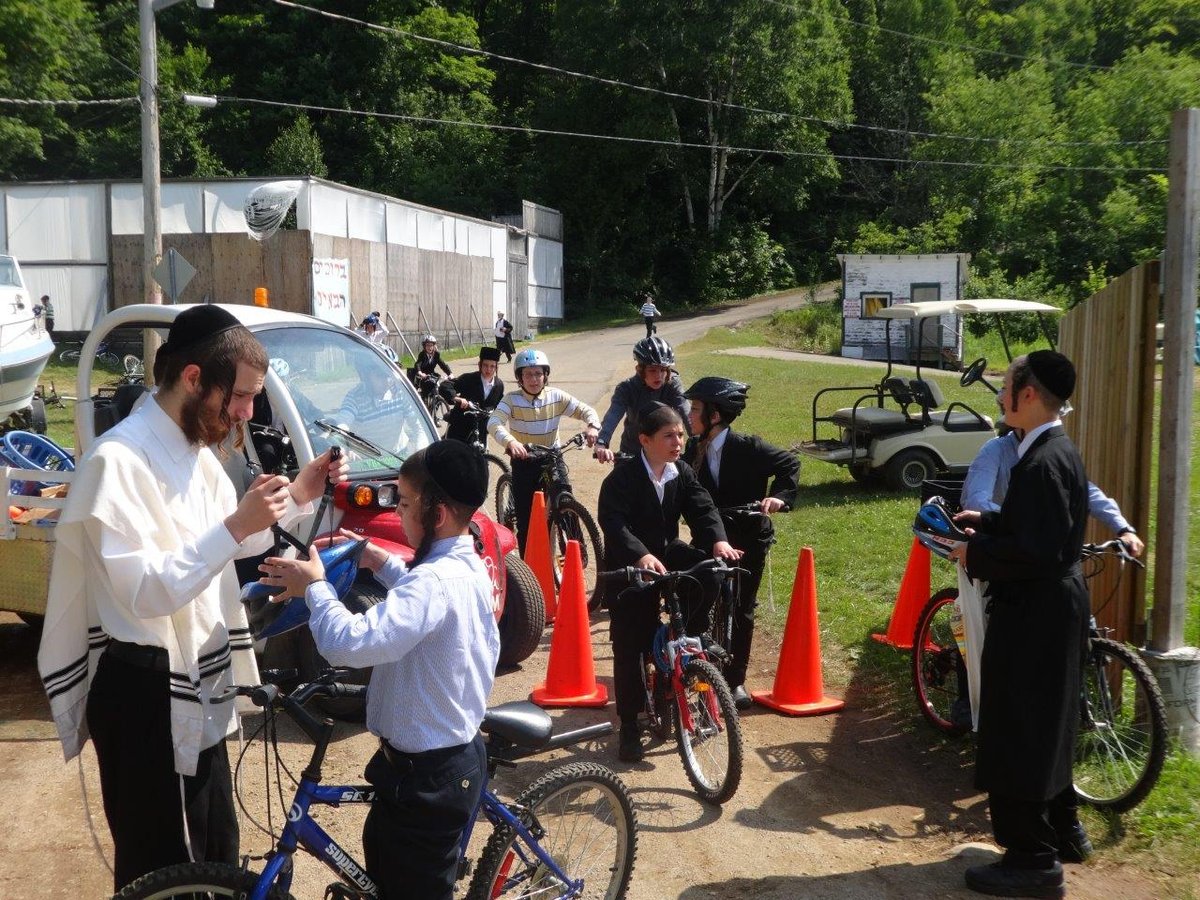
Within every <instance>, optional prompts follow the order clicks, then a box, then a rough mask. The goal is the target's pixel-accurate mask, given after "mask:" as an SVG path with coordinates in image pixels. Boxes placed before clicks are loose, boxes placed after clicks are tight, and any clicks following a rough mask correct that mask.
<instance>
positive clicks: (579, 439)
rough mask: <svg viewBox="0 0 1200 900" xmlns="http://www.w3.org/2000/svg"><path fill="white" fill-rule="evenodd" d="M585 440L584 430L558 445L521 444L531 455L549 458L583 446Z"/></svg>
mask: <svg viewBox="0 0 1200 900" xmlns="http://www.w3.org/2000/svg"><path fill="white" fill-rule="evenodd" d="M584 440H585V438H584V436H583V432H582V431H581V432H579V434H577V435H575V436H574V437H572V438H568V439H567V440H565V441H563V442H562V443H561V444H559V445H558V446H557V447H543V446H542V445H541V444H522V445H521V446H522V447H524V448H525V450H526V452H527V453H528V454H529V455H530V456H539V457H543V458H547V457H551V456H562V455H563V453H565V452H566V451H567V450H572V449H574V448H576V447H582V446H583V442H584Z"/></svg>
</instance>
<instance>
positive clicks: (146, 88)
mask: <svg viewBox="0 0 1200 900" xmlns="http://www.w3.org/2000/svg"><path fill="white" fill-rule="evenodd" d="M138 46H139V50H140V56H141V77H140V79H139V84H138V95H139V97H140V98H141V101H142V281H143V289H144V293H143V296H144V298H145V301H146V302H147V303H162V292H161V291H160V289H159V286H158V282H156V281H155V280H154V274H153V273H154V267H155V266H156V265H158V261H159V259H160V258H161V257H162V223H161V221H160V219H159V210H160V208H161V207H162V183H161V174H160V171H159V166H160V153H159V142H158V28H157V27H156V25H155V22H154V4H153V2H152V0H138ZM148 362H150V360H148ZM149 370H150V369H149V367H148V369H147V371H149Z"/></svg>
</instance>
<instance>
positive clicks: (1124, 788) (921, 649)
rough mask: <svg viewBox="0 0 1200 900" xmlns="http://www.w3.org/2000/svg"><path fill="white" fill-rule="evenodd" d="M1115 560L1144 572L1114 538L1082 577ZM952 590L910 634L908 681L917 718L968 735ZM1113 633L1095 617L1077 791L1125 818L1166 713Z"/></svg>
mask: <svg viewBox="0 0 1200 900" xmlns="http://www.w3.org/2000/svg"><path fill="white" fill-rule="evenodd" d="M1110 557H1116V559H1117V560H1118V561H1119V565H1120V566H1122V568H1123V567H1124V566H1125V564H1126V563H1133V564H1134V565H1136V566H1139V567H1142V563H1141V562H1140V561H1139V560H1137V559H1135V558H1134V557H1133V556H1131V555H1130V554H1129V551H1128V550H1127V549H1126V547H1125V545H1124V544H1123V543H1121V542H1120V541H1117V540H1112V541H1106V542H1104V543H1102V544H1084V546H1083V562H1084V567H1085V570H1084V575H1085V577H1086V578H1088V579H1091V578H1092V577H1094V576H1095V575H1096V574H1097V573H1099V572H1100V570H1101V569H1103V568H1104V564H1105V562H1106V560H1107V559H1108V558H1110ZM957 600H958V589H957V588H946V589H944V590H941V591H938V592H937V593H936V594H934V595H933V596H932V597H930V598H929V602H928V603H926V604H925V609H924V610H922V612H921V615H920V617H919V618H918V619H917V627H916V630H915V631H914V634H913V650H912V682H913V690H914V692H915V693H916V697H917V707H918V708H919V709H920V711H921V714H922V715H923V716H924V717H925V718H926V719H927V720H928V721H929V723H930V724H932V725H933V726H934V727H935V728H937V729H938V730H939V731H942V732H944V733H945V734H948V735H961V734H965V733H967V732H969V731H970V730H971V721H970V700H969V698H968V695H967V688H966V685H967V670H966V664H965V662H964V660H963V651H962V648H961V647H960V645H959V639H957V638H956V634H955V633H956V632H958V634H959V635H961V633H962V629H961V625H960V624H959V622H958V621H957V620H958V616H959V613H958V611H957V606H956V601H957ZM1111 631H1112V629H1108V628H1099V627H1097V625H1096V620H1095V618H1094V617H1093V618H1092V622H1091V627H1090V630H1089V633H1088V651H1087V654H1086V656H1085V659H1084V665H1083V694H1082V697H1081V702H1080V710H1079V714H1080V722H1079V737H1078V739H1077V743H1076V748H1075V766H1074V777H1075V791H1076V793H1078V794H1079V799H1080V800H1082V801H1083V802H1084V803H1087V804H1088V805H1090V806H1094V807H1098V808H1101V809H1111V810H1113V811H1114V812H1125V811H1126V810H1129V809H1132V808H1133V807H1135V806H1137V805H1138V804H1139V803H1141V802H1142V800H1144V799H1145V798H1146V795H1147V794H1149V793H1150V790H1151V789H1152V788H1153V787H1154V784H1155V782H1156V781H1158V776H1159V774H1160V773H1161V772H1162V767H1163V761H1164V759H1165V758H1166V753H1167V710H1166V705H1165V703H1164V702H1163V697H1162V692H1161V691H1160V690H1159V687H1158V682H1157V681H1156V680H1155V678H1154V674H1153V673H1152V672H1151V671H1150V669H1149V668H1148V667H1147V666H1146V664H1145V663H1144V662H1143V661H1142V659H1141V657H1139V656H1138V654H1137V651H1136V650H1134V649H1133V648H1131V647H1128V646H1126V645H1125V644H1122V643H1119V642H1117V641H1114V640H1111V639H1110V638H1109V637H1108V635H1109V634H1110V633H1111Z"/></svg>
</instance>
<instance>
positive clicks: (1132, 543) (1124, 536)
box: [1117, 531, 1146, 559]
mask: <svg viewBox="0 0 1200 900" xmlns="http://www.w3.org/2000/svg"><path fill="white" fill-rule="evenodd" d="M1117 540H1118V541H1120V542H1121V543H1122V544H1124V545H1125V549H1126V550H1128V551H1129V555H1130V556H1132V557H1133V558H1134V559H1137V558H1139V557H1140V556H1141V555H1142V554H1143V553H1145V552H1146V545H1145V544H1144V543H1142V539H1141V538H1140V537H1138V536H1137V534H1136V533H1134V532H1132V531H1124V532H1122V533H1121V534H1118V535H1117Z"/></svg>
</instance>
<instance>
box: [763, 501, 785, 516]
mask: <svg viewBox="0 0 1200 900" xmlns="http://www.w3.org/2000/svg"><path fill="white" fill-rule="evenodd" d="M786 507H787V504H786V503H784V502H783V501H782V500H780V499H779V498H778V497H763V500H762V511H763V512H764V513H766V514H767V515H768V516H769V515H771V513H777V512H779V511H780V510H781V509H785V508H786Z"/></svg>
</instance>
